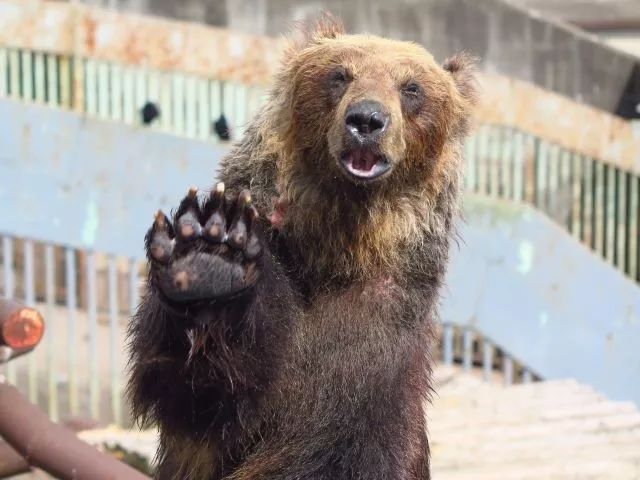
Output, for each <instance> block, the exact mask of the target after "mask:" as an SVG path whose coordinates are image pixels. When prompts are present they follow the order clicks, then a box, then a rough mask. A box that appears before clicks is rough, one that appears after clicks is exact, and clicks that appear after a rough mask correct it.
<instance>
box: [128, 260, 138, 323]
mask: <svg viewBox="0 0 640 480" xmlns="http://www.w3.org/2000/svg"><path fill="white" fill-rule="evenodd" d="M139 297H140V276H139V274H138V260H137V259H135V258H131V259H129V313H130V315H131V316H133V315H135V313H136V310H137V308H138V299H139Z"/></svg>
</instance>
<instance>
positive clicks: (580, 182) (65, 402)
mask: <svg viewBox="0 0 640 480" xmlns="http://www.w3.org/2000/svg"><path fill="white" fill-rule="evenodd" d="M62 50H63V49H58V51H55V52H54V51H47V50H45V49H34V48H20V47H14V46H3V47H0V97H9V98H13V99H16V100H22V101H25V102H34V103H39V104H46V105H49V106H52V107H57V108H63V109H67V110H73V111H75V112H77V113H78V114H81V115H86V116H90V117H96V118H101V119H105V120H111V121H117V122H122V123H125V124H127V125H132V126H141V124H142V121H141V110H142V108H143V106H144V105H145V104H147V103H148V102H152V103H154V104H155V105H156V106H157V108H158V110H159V117H158V119H157V120H156V121H154V122H153V123H151V124H150V125H149V126H146V127H145V128H151V129H157V130H161V131H164V132H169V133H173V134H177V135H182V136H187V137H190V138H199V139H203V140H209V141H212V142H219V141H220V139H219V136H218V135H216V133H215V132H214V129H213V128H212V127H213V123H214V122H215V121H217V120H218V119H219V118H220V116H221V115H224V116H225V118H226V119H227V121H228V123H229V126H230V128H231V136H232V139H237V138H239V136H241V134H242V131H243V128H244V127H245V126H246V123H247V122H248V121H249V120H250V119H251V118H253V117H254V116H255V114H256V112H258V110H259V108H260V106H261V105H262V104H263V103H264V101H265V92H266V90H265V87H263V86H261V85H257V84H255V83H243V82H240V81H238V80H234V79H232V78H228V77H225V78H213V76H211V75H209V76H207V75H204V74H196V73H184V72H179V71H171V70H169V69H163V68H159V67H158V66H157V65H155V66H154V64H153V63H151V64H149V65H139V64H136V65H133V64H125V63H119V62H115V61H108V60H105V59H96V58H90V57H87V56H86V55H82V54H76V53H74V52H72V51H66V50H65V51H62ZM465 168H466V176H465V186H466V188H467V189H468V190H470V191H473V192H475V193H480V194H483V195H486V196H490V197H496V198H502V199H509V200H512V201H515V202H526V203H530V204H532V205H534V206H536V207H537V208H539V209H540V210H541V211H543V212H545V213H546V214H547V215H549V216H550V217H552V218H553V219H554V220H556V221H557V222H558V223H559V224H561V225H563V226H564V227H565V228H566V229H567V231H568V232H570V233H571V234H572V235H573V236H574V237H575V238H577V239H579V240H580V241H581V242H583V243H584V244H586V245H588V246H589V247H590V248H591V249H593V251H594V252H596V253H598V254H599V255H600V256H601V257H602V258H603V259H605V260H606V261H607V262H610V263H611V264H612V265H613V266H615V267H616V268H618V269H619V270H620V271H622V272H624V273H625V274H626V275H627V276H629V277H630V278H631V279H633V280H635V281H636V282H638V281H640V245H639V242H638V233H639V232H638V224H639V223H640V205H639V200H638V198H639V195H640V178H639V177H638V174H637V173H635V172H634V171H633V170H632V169H630V168H629V169H626V168H622V167H621V166H619V165H615V164H613V163H611V162H607V161H604V160H603V159H600V158H594V157H591V156H587V155H585V154H583V153H580V152H578V151H574V150H571V149H568V148H566V147H563V146H561V145H559V144H557V143H554V142H550V141H547V140H546V139H544V138H541V137H540V136H536V135H533V134H531V133H528V132H524V131H522V130H519V129H516V128H512V127H506V126H503V125H497V124H486V123H485V124H480V125H479V126H478V129H477V130H476V132H475V134H474V135H473V136H472V137H471V138H470V140H469V142H468V143H467V145H466V165H465ZM0 233H4V236H3V237H2V245H1V248H2V250H1V251H2V269H3V273H2V286H3V293H4V295H5V296H6V297H12V298H13V297H15V298H19V299H22V300H23V301H24V302H25V303H27V304H28V305H37V306H39V307H40V308H41V310H42V311H43V312H44V313H45V318H46V319H47V321H48V324H49V325H52V327H54V328H49V329H48V331H47V332H46V337H45V345H44V347H45V348H43V349H41V351H40V352H35V353H34V354H31V355H29V356H28V357H25V358H21V359H19V360H17V361H16V362H14V363H13V364H10V365H9V366H8V369H7V372H6V374H7V376H8V378H9V380H10V381H11V383H14V384H16V383H17V384H18V385H19V386H21V388H22V389H23V391H26V392H28V394H29V398H30V399H31V400H32V401H34V402H38V403H39V404H40V405H41V406H43V407H44V408H46V409H47V410H48V412H49V414H50V415H51V416H52V418H54V419H58V418H65V417H68V416H76V415H88V416H90V417H92V418H96V419H100V420H101V421H103V422H113V423H117V424H120V425H127V424H128V423H129V419H127V417H126V411H127V409H126V408H124V406H123V385H124V378H125V377H124V368H125V355H124V352H123V344H124V330H125V327H126V322H127V321H128V318H129V316H130V315H131V313H132V312H133V311H134V309H135V305H136V303H137V301H138V298H139V293H140V292H139V291H138V290H139V285H140V279H141V276H143V275H144V267H143V266H142V265H140V264H139V263H138V262H137V261H136V260H134V259H130V258H124V259H123V258H118V257H115V256H105V255H101V254H100V253H99V252H90V251H84V250H76V249H73V248H70V247H66V246H62V245H54V244H51V243H40V242H36V241H33V240H30V239H24V238H15V237H14V236H12V234H11V232H0ZM52 331H56V332H57V333H56V335H55V336H54V335H53V334H52ZM85 336H86V339H87V344H86V348H80V345H83V343H82V342H81V338H82V337H85ZM105 337H106V338H108V339H109V341H108V342H107V344H108V347H107V349H106V351H103V349H102V348H101V346H102V342H100V341H99V339H101V338H105ZM440 343H441V347H440V355H441V358H442V359H443V360H444V362H445V363H447V364H452V363H459V364H461V365H462V367H463V368H464V369H465V370H470V369H471V368H474V367H478V368H482V371H483V375H484V376H485V378H487V379H489V378H490V377H493V376H496V375H497V373H496V372H500V373H499V376H500V377H501V379H502V380H503V381H504V382H506V383H511V382H520V381H522V382H527V381H530V380H532V379H537V376H536V374H535V373H534V372H531V371H530V370H528V369H527V368H526V367H525V366H523V365H521V364H520V363H519V362H518V361H517V360H516V359H515V358H513V357H512V356H511V355H510V354H509V353H507V352H506V351H505V350H504V349H502V348H500V347H499V346H497V345H494V344H493V342H492V341H491V340H490V339H486V338H484V337H482V336H481V335H480V334H479V333H477V332H474V331H472V330H468V329H467V330H460V329H459V328H458V327H454V326H453V325H444V326H443V329H442V338H441V342H440ZM43 378H44V379H46V385H47V389H46V391H41V390H40V389H39V383H38V382H39V379H40V380H41V379H43Z"/></svg>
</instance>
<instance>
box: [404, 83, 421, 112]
mask: <svg viewBox="0 0 640 480" xmlns="http://www.w3.org/2000/svg"><path fill="white" fill-rule="evenodd" d="M401 92H402V107H403V109H404V111H405V112H407V113H409V114H415V113H418V112H419V111H420V109H421V108H422V104H423V103H424V90H423V89H422V87H421V86H420V84H418V83H417V82H407V83H406V84H405V85H404V86H403V87H402V89H401Z"/></svg>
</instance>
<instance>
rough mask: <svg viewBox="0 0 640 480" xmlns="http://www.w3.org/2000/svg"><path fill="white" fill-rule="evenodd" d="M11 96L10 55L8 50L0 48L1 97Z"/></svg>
mask: <svg viewBox="0 0 640 480" xmlns="http://www.w3.org/2000/svg"><path fill="white" fill-rule="evenodd" d="M7 96H9V55H8V52H7V49H6V48H0V97H7Z"/></svg>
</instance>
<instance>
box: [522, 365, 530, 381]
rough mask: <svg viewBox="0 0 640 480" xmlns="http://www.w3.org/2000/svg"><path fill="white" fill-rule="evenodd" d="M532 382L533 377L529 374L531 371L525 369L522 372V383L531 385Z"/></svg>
mask: <svg viewBox="0 0 640 480" xmlns="http://www.w3.org/2000/svg"><path fill="white" fill-rule="evenodd" d="M532 381H533V375H532V374H531V370H529V369H528V368H525V369H524V370H523V371H522V383H525V384H527V383H531V382H532Z"/></svg>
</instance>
